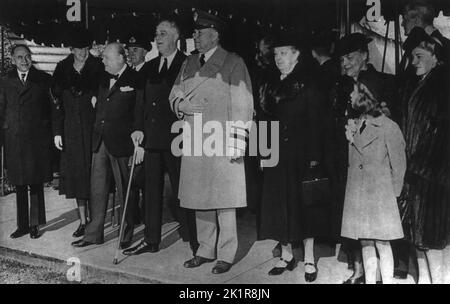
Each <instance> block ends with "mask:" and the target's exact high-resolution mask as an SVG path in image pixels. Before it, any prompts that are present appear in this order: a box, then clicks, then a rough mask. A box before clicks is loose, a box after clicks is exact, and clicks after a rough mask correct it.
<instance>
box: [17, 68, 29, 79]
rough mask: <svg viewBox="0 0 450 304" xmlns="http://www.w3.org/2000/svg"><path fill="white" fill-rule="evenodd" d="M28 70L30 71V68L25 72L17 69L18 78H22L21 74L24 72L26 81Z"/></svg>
mask: <svg viewBox="0 0 450 304" xmlns="http://www.w3.org/2000/svg"><path fill="white" fill-rule="evenodd" d="M29 72H30V70H28V71H26V72H22V71H19V70H17V74H18V75H19V79H20V80H22V74H25V80H24V81H27V79H28V73H29Z"/></svg>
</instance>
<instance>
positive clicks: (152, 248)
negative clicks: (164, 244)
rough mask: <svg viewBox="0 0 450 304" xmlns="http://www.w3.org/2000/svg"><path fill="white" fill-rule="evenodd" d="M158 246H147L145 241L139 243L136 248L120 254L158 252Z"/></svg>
mask: <svg viewBox="0 0 450 304" xmlns="http://www.w3.org/2000/svg"><path fill="white" fill-rule="evenodd" d="M158 251H159V245H158V244H147V243H146V242H145V241H142V242H140V243H139V244H138V245H137V246H134V247H132V248H128V249H126V250H124V251H123V252H122V253H123V254H124V255H138V254H142V253H146V252H152V253H154V252H158Z"/></svg>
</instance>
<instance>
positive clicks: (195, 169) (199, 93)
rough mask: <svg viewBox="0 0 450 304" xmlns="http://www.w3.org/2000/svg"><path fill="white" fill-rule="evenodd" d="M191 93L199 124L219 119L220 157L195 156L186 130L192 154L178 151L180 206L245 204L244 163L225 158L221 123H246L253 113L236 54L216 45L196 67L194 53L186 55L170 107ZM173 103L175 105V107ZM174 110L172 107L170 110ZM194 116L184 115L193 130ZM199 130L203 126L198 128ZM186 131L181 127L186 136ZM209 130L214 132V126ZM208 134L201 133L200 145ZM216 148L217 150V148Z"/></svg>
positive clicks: (246, 75)
mask: <svg viewBox="0 0 450 304" xmlns="http://www.w3.org/2000/svg"><path fill="white" fill-rule="evenodd" d="M191 92H192V94H193V95H195V96H194V97H193V98H192V99H191V102H192V103H194V104H204V105H205V109H204V111H203V113H202V115H201V119H202V121H203V124H205V123H207V122H213V121H215V122H218V123H220V125H221V126H222V130H215V131H216V132H218V133H217V135H219V136H222V141H223V144H222V145H221V147H222V153H221V154H222V155H223V156H217V155H213V156H209V155H206V154H205V151H202V153H201V156H194V149H198V148H199V147H194V140H195V134H191V135H193V136H190V138H189V139H187V140H186V142H183V147H185V145H186V144H189V143H190V144H191V152H192V153H191V154H190V155H187V153H185V154H183V156H182V160H181V172H180V185H179V193H178V197H179V199H180V204H181V206H182V207H184V208H189V209H199V210H206V209H221V208H238V207H245V206H246V205H247V203H246V187H245V172H244V163H243V162H242V159H241V160H240V161H230V160H229V159H228V158H227V157H226V149H228V147H226V142H227V140H226V138H225V136H230V135H229V134H225V130H226V122H227V121H229V122H231V123H233V122H236V121H243V122H244V123H245V122H249V121H251V120H252V114H253V97H252V87H251V81H250V76H249V73H248V71H247V67H246V66H245V63H244V61H243V60H242V58H240V57H239V56H237V55H235V54H233V53H229V52H227V51H226V50H224V49H223V48H222V47H220V46H218V47H217V49H216V50H215V52H214V53H213V55H212V56H211V58H209V60H208V61H207V62H206V63H205V64H204V65H203V66H202V67H201V66H200V62H199V55H198V54H195V55H191V56H189V57H188V58H187V59H186V61H185V62H184V64H183V66H182V67H181V70H180V73H179V75H178V77H177V79H176V80H175V84H174V86H173V88H172V91H171V94H170V96H169V101H170V102H171V107H172V109H174V104H175V103H176V102H177V100H178V99H179V98H177V96H178V97H179V96H181V95H184V96H186V95H190V93H191ZM175 106H176V105H175ZM174 110H176V108H175V109H174ZM198 118H199V116H196V115H191V116H187V115H186V116H184V118H183V119H184V123H185V124H186V123H188V124H189V125H190V126H191V128H190V129H191V130H192V133H193V132H194V131H193V130H194V128H195V127H194V119H196V120H197V121H198ZM199 127H200V128H203V126H199ZM186 131H187V129H186V128H185V129H184V130H183V133H184V134H185V135H186ZM213 132H214V130H213ZM210 135H211V134H210V133H204V134H202V142H203V143H205V139H207V138H208V137H209V136H210ZM219 150H220V149H219Z"/></svg>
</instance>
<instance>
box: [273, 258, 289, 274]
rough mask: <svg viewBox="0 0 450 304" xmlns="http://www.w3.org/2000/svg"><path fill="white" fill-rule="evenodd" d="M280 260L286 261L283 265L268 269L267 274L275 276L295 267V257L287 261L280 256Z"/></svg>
mask: <svg viewBox="0 0 450 304" xmlns="http://www.w3.org/2000/svg"><path fill="white" fill-rule="evenodd" d="M280 260H282V261H284V262H286V266H284V267H274V268H272V269H271V270H270V271H269V275H271V276H276V275H280V274H282V273H283V272H285V271H286V270H289V271H292V270H294V268H295V259H294V258H292V259H291V260H290V261H289V262H288V261H286V260H283V259H282V258H280Z"/></svg>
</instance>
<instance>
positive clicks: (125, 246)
mask: <svg viewBox="0 0 450 304" xmlns="http://www.w3.org/2000/svg"><path fill="white" fill-rule="evenodd" d="M130 246H131V241H125V242H120V245H119V248H120V249H126V248H128V247H130Z"/></svg>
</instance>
